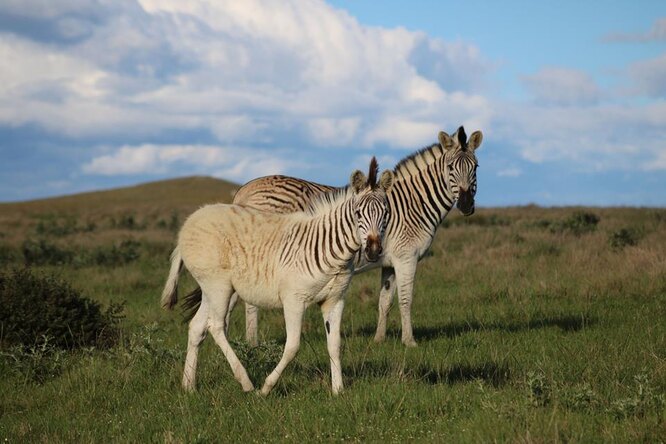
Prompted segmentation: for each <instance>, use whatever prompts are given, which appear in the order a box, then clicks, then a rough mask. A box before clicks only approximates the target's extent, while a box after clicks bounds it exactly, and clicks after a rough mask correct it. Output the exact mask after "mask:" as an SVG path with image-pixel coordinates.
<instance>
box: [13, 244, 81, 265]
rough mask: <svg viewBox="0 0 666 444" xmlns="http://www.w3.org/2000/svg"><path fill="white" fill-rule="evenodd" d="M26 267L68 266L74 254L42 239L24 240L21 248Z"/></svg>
mask: <svg viewBox="0 0 666 444" xmlns="http://www.w3.org/2000/svg"><path fill="white" fill-rule="evenodd" d="M21 250H22V252H23V258H24V259H25V263H26V265H63V264H69V263H71V262H72V259H73V258H74V252H72V251H70V250H65V249H63V248H60V247H58V246H57V245H55V244H52V243H50V242H48V241H46V240H44V239H40V240H36V241H35V240H32V239H26V240H25V241H24V242H23V245H22V246H21Z"/></svg>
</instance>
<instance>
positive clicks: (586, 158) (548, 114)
mask: <svg viewBox="0 0 666 444" xmlns="http://www.w3.org/2000/svg"><path fill="white" fill-rule="evenodd" d="M502 109H503V110H504V112H503V113H502V114H501V115H500V116H498V117H497V119H496V121H495V122H494V125H493V135H494V138H495V140H496V141H501V142H503V143H505V144H508V145H511V146H514V147H516V148H517V149H518V154H519V155H520V156H521V157H522V158H523V159H525V160H528V161H530V162H535V163H544V162H568V163H569V167H568V168H569V169H571V170H576V171H587V172H594V171H607V170H644V169H646V168H645V166H646V164H647V162H648V159H652V158H654V157H655V156H658V155H660V154H659V153H662V152H666V138H665V137H664V128H666V103H663V102H656V103H652V104H647V105H615V104H599V105H595V106H586V107H570V106H559V107H556V106H547V107H544V106H538V105H532V106H526V105H519V104H508V103H507V104H505V105H504V106H503V107H502Z"/></svg>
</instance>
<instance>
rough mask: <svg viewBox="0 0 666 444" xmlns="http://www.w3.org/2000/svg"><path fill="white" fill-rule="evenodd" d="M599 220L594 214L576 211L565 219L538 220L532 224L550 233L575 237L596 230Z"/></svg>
mask: <svg viewBox="0 0 666 444" xmlns="http://www.w3.org/2000/svg"><path fill="white" fill-rule="evenodd" d="M599 221H600V218H599V216H597V215H596V214H594V213H587V212H585V211H577V212H575V213H573V214H572V215H571V216H569V217H568V218H567V219H564V220H559V221H550V220H547V219H543V220H539V221H537V222H535V223H534V226H535V227H537V228H543V229H548V230H549V231H550V232H551V233H569V234H574V235H576V236H581V235H583V234H587V233H591V232H593V231H595V230H596V229H597V224H598V223H599Z"/></svg>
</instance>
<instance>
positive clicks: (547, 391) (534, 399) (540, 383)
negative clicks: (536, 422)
mask: <svg viewBox="0 0 666 444" xmlns="http://www.w3.org/2000/svg"><path fill="white" fill-rule="evenodd" d="M525 385H526V386H527V397H528V399H529V402H530V404H532V405H533V406H534V407H543V406H545V405H548V404H549V403H550V400H551V387H550V383H549V382H548V380H547V379H546V376H545V375H544V374H543V373H541V372H534V371H529V372H527V378H526V380H525Z"/></svg>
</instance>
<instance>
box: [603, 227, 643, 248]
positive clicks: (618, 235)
mask: <svg viewBox="0 0 666 444" xmlns="http://www.w3.org/2000/svg"><path fill="white" fill-rule="evenodd" d="M639 238H640V236H639V234H638V232H637V231H636V230H634V229H632V228H621V229H619V230H618V231H614V232H613V233H611V234H610V236H609V237H608V244H609V245H610V247H611V248H613V249H614V250H621V249H622V248H624V247H627V246H633V245H636V244H638V240H639Z"/></svg>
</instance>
